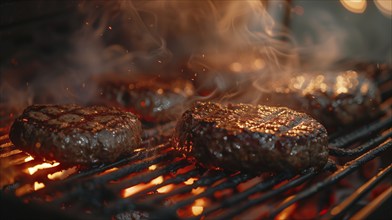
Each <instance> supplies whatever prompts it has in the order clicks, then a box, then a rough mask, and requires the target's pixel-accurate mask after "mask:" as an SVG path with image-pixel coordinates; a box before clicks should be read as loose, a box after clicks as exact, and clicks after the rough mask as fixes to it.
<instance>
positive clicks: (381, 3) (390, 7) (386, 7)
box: [374, 0, 392, 17]
mask: <svg viewBox="0 0 392 220" xmlns="http://www.w3.org/2000/svg"><path fill="white" fill-rule="evenodd" d="M374 3H375V5H376V7H377V8H378V10H380V11H381V13H382V14H383V15H385V16H388V17H392V1H391V0H374Z"/></svg>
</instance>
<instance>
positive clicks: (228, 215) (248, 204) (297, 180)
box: [203, 161, 336, 219]
mask: <svg viewBox="0 0 392 220" xmlns="http://www.w3.org/2000/svg"><path fill="white" fill-rule="evenodd" d="M335 166H336V165H335V164H334V163H333V162H331V161H328V163H327V165H326V166H325V167H324V171H330V170H333V169H335ZM318 173H319V172H316V171H315V170H314V169H309V170H307V171H305V172H304V175H302V176H299V177H297V178H295V179H293V180H291V181H289V182H287V183H285V184H284V185H282V186H280V187H279V188H277V189H273V190H269V191H268V192H266V193H265V194H263V195H262V196H261V197H259V198H257V199H253V200H251V201H248V202H246V203H244V204H242V205H241V206H239V207H236V208H233V209H232V210H230V211H229V212H228V213H226V214H223V215H222V216H219V218H218V219H228V218H232V217H234V216H236V215H238V214H241V213H242V212H244V211H246V210H247V209H249V208H251V207H253V206H255V205H258V204H260V203H262V202H264V201H266V200H267V199H270V198H272V197H274V196H277V195H279V194H280V193H283V192H285V191H287V190H288V189H291V188H293V187H296V186H298V185H300V184H302V183H304V182H305V181H308V180H310V179H311V178H312V177H314V176H315V175H316V174H318ZM293 177H294V176H291V177H290V176H287V178H286V179H291V178H293ZM283 180H284V179H283ZM275 184H277V183H275ZM259 185H260V186H262V185H263V182H261V183H259V184H257V185H256V186H254V187H252V188H250V189H249V191H250V192H252V191H253V192H252V193H249V195H247V196H246V197H244V198H242V199H241V200H245V201H246V199H247V197H248V196H250V195H251V194H253V193H257V192H262V191H264V190H265V189H261V190H257V188H258V187H259ZM237 196H241V194H240V195H236V196H234V197H233V198H230V199H229V200H228V201H227V202H225V203H230V204H228V205H235V204H238V202H240V200H239V199H238V200H237V199H235V197H237ZM231 200H233V201H231ZM221 208H223V207H221ZM207 214H209V213H208V210H207V211H206V212H203V215H207Z"/></svg>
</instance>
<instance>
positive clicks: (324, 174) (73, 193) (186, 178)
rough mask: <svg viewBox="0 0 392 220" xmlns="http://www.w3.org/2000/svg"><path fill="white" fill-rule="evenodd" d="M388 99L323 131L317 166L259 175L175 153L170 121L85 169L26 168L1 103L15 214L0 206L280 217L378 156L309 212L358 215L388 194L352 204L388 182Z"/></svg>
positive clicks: (103, 214)
mask: <svg viewBox="0 0 392 220" xmlns="http://www.w3.org/2000/svg"><path fill="white" fill-rule="evenodd" d="M387 92H388V91H387ZM390 102H391V97H386V98H385V96H384V100H383V107H382V112H383V113H382V114H380V115H379V117H378V118H377V119H374V120H373V121H372V123H369V124H365V125H363V126H361V127H359V128H356V129H354V130H351V131H349V132H345V133H338V134H332V135H331V136H330V140H329V149H330V156H331V157H330V160H329V161H328V163H327V165H326V166H325V167H324V169H323V170H321V171H315V170H312V169H309V170H305V171H303V173H301V174H299V175H293V174H285V173H282V174H276V175H274V174H268V173H267V174H262V175H259V176H256V175H253V174H246V173H240V172H237V173H224V172H220V171H213V170H207V169H204V168H202V167H199V166H197V165H196V164H194V163H193V162H191V161H187V160H186V159H184V158H182V157H181V156H179V155H178V154H177V153H176V152H175V151H174V150H173V149H172V147H171V146H170V143H169V139H168V138H167V134H170V130H171V129H172V128H173V126H174V124H173V123H170V124H166V125H163V126H161V127H158V128H153V129H147V130H145V135H144V142H143V144H142V146H141V148H140V149H137V150H136V151H135V154H133V155H132V156H130V157H126V158H123V159H120V160H118V161H117V162H115V163H112V164H106V165H101V166H96V167H89V168H85V167H66V166H64V165H62V164H60V165H58V166H54V167H50V168H46V169H40V170H37V171H36V172H35V173H34V174H31V173H28V172H26V171H27V170H28V169H29V168H31V167H34V166H36V165H40V164H42V163H43V162H44V161H41V160H37V159H33V158H31V160H29V161H27V160H26V158H27V157H28V155H27V154H25V153H24V152H22V151H20V150H18V149H17V148H15V146H13V145H12V144H11V143H10V141H9V139H8V129H9V125H10V120H11V119H12V117H9V116H10V115H9V114H8V113H4V111H3V110H2V111H0V113H1V116H2V117H1V118H2V119H1V121H0V124H1V125H2V128H0V162H2V163H1V164H0V165H1V166H2V167H1V169H2V171H3V170H6V169H8V170H11V173H12V174H13V178H14V179H12V180H11V181H10V183H8V184H4V187H3V188H2V190H1V191H0V192H1V193H0V196H1V205H0V207H2V210H1V213H2V215H4V214H5V215H7V216H11V217H14V215H16V213H10V212H9V210H7V207H10V206H11V207H12V206H17V207H25V210H29V211H33V212H34V213H36V212H38V213H41V215H42V214H43V213H44V215H43V217H45V218H48V217H53V218H56V219H134V218H139V219H144V218H149V219H165V218H166V219H173V218H181V219H201V218H207V219H233V218H234V219H235V218H237V217H238V216H241V218H275V219H279V218H282V214H287V215H289V214H290V213H291V212H295V211H292V210H295V206H296V205H297V204H301V203H304V202H306V201H308V200H311V199H312V197H313V196H317V195H321V194H322V193H323V192H328V193H329V192H333V191H334V190H336V189H337V188H339V186H338V185H339V183H340V182H341V181H343V180H348V181H351V180H353V174H358V173H359V171H360V170H361V169H363V168H365V167H366V163H368V162H369V161H372V160H373V159H374V158H377V159H378V160H379V161H381V162H382V163H381V166H380V170H379V171H378V172H377V173H376V174H375V175H373V176H372V177H371V178H368V179H367V180H359V186H358V189H356V187H353V188H352V189H350V190H351V191H350V195H348V196H344V197H343V199H341V200H340V201H334V202H329V201H327V202H326V203H331V204H328V205H325V204H322V205H319V206H320V207H318V209H317V210H316V215H317V216H319V217H321V218H325V219H331V218H335V219H342V218H347V217H349V216H354V217H355V218H360V219H364V218H366V217H367V216H368V215H369V214H371V213H374V212H375V210H376V209H377V208H378V207H379V206H380V204H383V203H385V202H388V201H390V200H391V190H390V186H389V189H387V190H383V193H381V194H380V195H379V196H378V197H376V198H375V199H374V200H372V201H371V202H370V203H369V205H367V206H365V207H364V208H362V209H361V210H359V211H358V204H359V203H361V202H363V201H367V200H366V198H365V197H366V196H368V195H369V194H370V193H371V192H372V191H373V190H374V189H375V188H377V187H380V186H382V184H385V183H388V181H389V182H390V178H391V175H390V174H391V169H392V165H391V160H390V157H389V155H390V154H391V148H392V141H391V136H392V130H391V129H392V118H391V117H390V114H391V108H390ZM64 170H68V171H69V172H70V173H69V174H67V175H69V176H64V177H63V179H53V178H49V176H50V175H53V174H54V173H56V172H59V171H64ZM65 173H66V171H64V172H63V174H62V175H65ZM192 181H193V182H192ZM353 181H358V180H353ZM34 184H38V185H39V184H44V188H42V189H39V190H35V189H34ZM132 190H133V191H132ZM292 207H294V208H292ZM193 208H194V209H195V210H196V211H195V210H193ZM252 210H253V211H252ZM255 210H256V211H255ZM21 213H23V212H21ZM26 213H28V212H26ZM286 217H287V216H286ZM307 217H310V218H312V217H314V216H307Z"/></svg>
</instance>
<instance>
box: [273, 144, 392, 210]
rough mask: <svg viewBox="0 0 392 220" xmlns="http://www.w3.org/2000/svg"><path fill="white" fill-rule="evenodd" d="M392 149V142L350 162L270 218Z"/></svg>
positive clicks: (290, 200)
mask: <svg viewBox="0 0 392 220" xmlns="http://www.w3.org/2000/svg"><path fill="white" fill-rule="evenodd" d="M391 147H392V142H388V143H386V144H383V145H381V146H379V147H377V148H375V149H373V150H372V151H369V152H367V153H365V154H363V155H361V156H360V157H358V158H356V159H355V160H352V161H350V162H348V163H347V164H346V165H345V166H344V167H342V168H340V169H339V170H338V171H336V172H335V173H333V174H332V175H331V176H329V177H328V178H326V179H325V180H323V181H322V182H319V183H317V184H316V185H314V186H312V187H310V188H309V189H307V190H305V191H302V192H300V193H298V194H297V195H296V196H294V197H291V198H289V199H287V200H286V201H284V202H282V203H281V204H280V205H279V206H278V207H277V208H276V209H274V210H273V211H272V212H271V214H270V217H275V216H276V215H277V214H278V213H280V212H281V211H283V210H284V209H285V208H287V207H289V206H290V205H292V204H294V203H295V202H297V201H299V200H302V199H304V198H307V197H309V196H311V195H313V194H315V193H317V192H319V191H321V190H322V189H324V188H326V187H328V186H330V185H332V184H334V183H336V182H337V181H339V180H340V179H342V178H343V177H345V176H347V175H348V174H350V173H352V172H354V171H355V170H356V169H358V168H359V167H360V166H361V165H362V164H364V163H366V162H368V161H370V160H372V159H374V158H375V157H376V156H378V155H379V154H381V153H382V152H384V151H386V150H388V149H391Z"/></svg>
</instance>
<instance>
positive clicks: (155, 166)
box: [148, 164, 157, 170]
mask: <svg viewBox="0 0 392 220" xmlns="http://www.w3.org/2000/svg"><path fill="white" fill-rule="evenodd" d="M156 168H157V165H155V164H154V165H151V166H149V167H148V169H149V170H155V169H156Z"/></svg>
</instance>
